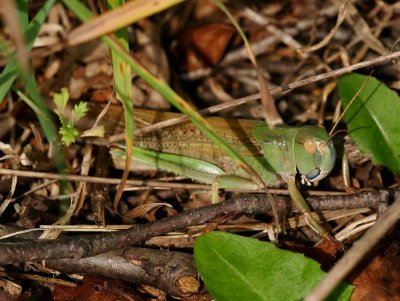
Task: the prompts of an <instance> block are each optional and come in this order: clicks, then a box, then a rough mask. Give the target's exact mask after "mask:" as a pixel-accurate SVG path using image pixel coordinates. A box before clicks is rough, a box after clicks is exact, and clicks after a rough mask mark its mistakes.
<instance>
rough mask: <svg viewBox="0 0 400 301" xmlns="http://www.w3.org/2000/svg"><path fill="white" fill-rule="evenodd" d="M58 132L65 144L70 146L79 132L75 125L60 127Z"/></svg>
mask: <svg viewBox="0 0 400 301" xmlns="http://www.w3.org/2000/svg"><path fill="white" fill-rule="evenodd" d="M59 133H60V134H61V141H62V142H64V143H65V145H66V146H70V145H71V144H72V143H74V142H75V141H76V137H78V135H79V132H78V130H77V129H76V128H75V127H62V128H60V131H59Z"/></svg>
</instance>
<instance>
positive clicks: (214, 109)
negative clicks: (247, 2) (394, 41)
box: [109, 51, 400, 143]
mask: <svg viewBox="0 0 400 301" xmlns="http://www.w3.org/2000/svg"><path fill="white" fill-rule="evenodd" d="M399 56H400V51H396V52H393V53H391V54H387V55H382V56H379V57H376V58H373V59H371V60H368V61H364V62H360V63H357V64H354V65H351V66H346V67H343V68H340V69H337V70H333V71H330V72H326V73H323V74H319V75H316V76H312V77H309V78H306V79H302V80H299V81H296V82H293V83H290V84H288V85H287V86H282V87H278V88H275V89H271V94H272V95H277V94H280V93H283V92H286V91H289V90H292V89H296V88H299V87H302V86H305V85H308V84H311V83H315V82H319V81H321V80H325V79H328V78H331V77H337V76H340V75H342V74H345V73H349V72H351V71H354V70H357V69H361V68H365V67H369V66H373V65H376V64H379V63H382V62H386V61H388V60H393V59H395V58H397V57H399ZM258 99H260V93H255V94H252V95H248V96H245V97H241V98H238V99H235V100H232V101H230V102H226V103H221V104H219V105H215V106H212V107H209V108H207V109H204V110H200V111H199V114H200V115H210V114H214V113H218V112H220V111H222V110H226V109H230V108H233V107H236V106H240V105H243V104H246V103H249V102H251V101H255V100H258ZM187 120H188V118H187V117H179V118H173V119H170V120H166V121H162V122H159V123H156V124H152V125H149V126H146V127H142V128H140V129H136V130H135V131H134V135H136V136H137V135H143V134H146V133H149V132H152V131H155V130H157V129H160V128H164V127H167V126H172V125H174V124H178V123H182V122H184V121H187ZM124 138H125V136H124V134H118V135H114V136H112V137H110V139H109V143H115V142H118V141H121V140H123V139H124Z"/></svg>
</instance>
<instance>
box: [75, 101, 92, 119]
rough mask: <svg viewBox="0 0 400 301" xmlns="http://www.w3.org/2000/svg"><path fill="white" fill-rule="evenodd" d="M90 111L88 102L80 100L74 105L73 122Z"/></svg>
mask: <svg viewBox="0 0 400 301" xmlns="http://www.w3.org/2000/svg"><path fill="white" fill-rule="evenodd" d="M88 111H89V109H88V106H87V103H86V102H83V101H81V102H79V103H78V104H76V105H75V106H74V109H73V110H72V114H71V120H72V121H73V122H76V121H78V120H79V119H81V118H82V117H84V116H85V115H86V113H87V112H88Z"/></svg>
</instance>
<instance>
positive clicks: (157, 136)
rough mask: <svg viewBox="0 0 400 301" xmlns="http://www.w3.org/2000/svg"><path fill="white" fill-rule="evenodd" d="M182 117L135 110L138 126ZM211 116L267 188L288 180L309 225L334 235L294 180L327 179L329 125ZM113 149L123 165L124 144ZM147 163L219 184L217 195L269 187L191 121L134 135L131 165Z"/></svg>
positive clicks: (330, 157)
mask: <svg viewBox="0 0 400 301" xmlns="http://www.w3.org/2000/svg"><path fill="white" fill-rule="evenodd" d="M113 114H114V115H116V113H115V112H114V113H113ZM178 116H181V114H178V113H168V112H156V111H150V110H142V109H135V118H136V127H141V126H143V124H153V123H155V122H159V121H163V120H166V119H170V118H175V117H178ZM114 117H115V116H114ZM116 119H117V120H121V119H122V118H121V117H119V118H118V117H117V118H116ZM206 119H207V121H208V122H209V123H210V124H211V125H212V126H213V127H214V128H215V129H216V131H217V132H218V134H219V135H221V136H222V137H224V138H225V139H226V140H228V141H229V142H230V144H231V145H232V146H233V148H235V149H236V150H237V151H238V152H239V153H240V154H241V155H242V156H243V157H244V158H245V160H246V163H247V164H248V165H250V166H251V167H252V168H253V169H254V170H255V171H256V172H257V173H258V174H259V175H260V177H261V179H262V180H263V181H264V183H265V184H266V185H267V186H268V187H279V186H281V185H282V184H284V183H287V184H288V190H289V193H290V195H291V197H292V199H293V200H294V202H295V203H296V205H297V206H298V207H299V209H300V211H301V212H302V213H303V214H304V215H305V218H306V220H307V222H308V223H309V225H310V226H311V227H312V228H314V229H315V230H316V231H317V232H318V233H319V234H321V235H322V236H323V237H324V238H327V239H330V240H332V237H331V236H330V235H329V234H328V233H327V232H326V231H325V230H324V229H323V228H322V227H321V226H320V225H319V224H318V223H317V222H316V221H315V220H314V219H313V217H312V216H311V214H310V209H309V207H308V205H307V203H306V202H305V201H304V199H303V197H302V196H301V194H300V192H299V191H298V189H297V187H296V184H295V177H296V174H297V173H299V174H300V176H301V178H302V180H303V182H307V183H309V182H314V181H317V180H320V179H322V178H324V177H325V176H326V175H327V174H328V173H329V172H330V171H331V170H332V169H333V166H334V163H335V158H336V153H335V148H334V146H333V143H332V141H331V140H330V139H329V135H328V133H327V132H326V130H325V129H324V128H322V127H319V126H300V127H289V126H277V127H274V128H272V129H270V128H269V127H268V125H267V124H266V123H265V122H263V121H255V120H247V119H225V118H220V117H207V118H206ZM110 127H111V128H110V130H115V125H112V126H110ZM121 130H122V129H121ZM111 154H112V157H113V160H114V163H115V165H116V167H118V168H121V169H123V168H124V164H125V152H124V148H123V145H121V144H120V145H118V146H117V147H114V149H113V150H112V151H111ZM143 165H144V166H150V167H153V168H156V169H158V170H163V171H167V172H172V173H175V174H178V175H182V176H186V177H189V178H191V179H193V180H195V181H198V182H201V183H205V184H212V185H213V186H214V187H216V188H214V189H213V191H214V194H215V191H217V190H218V188H223V189H238V188H239V189H246V190H254V191H256V190H260V189H263V188H264V186H260V185H259V184H257V182H258V181H257V179H255V178H254V176H252V175H249V174H247V173H246V172H245V171H244V170H243V169H241V168H239V167H238V166H237V164H236V163H235V162H234V161H233V160H232V159H231V158H230V157H228V156H227V155H226V154H224V153H223V152H222V151H221V150H220V148H219V147H218V146H217V145H215V144H214V143H212V142H211V141H210V140H209V139H208V138H207V137H206V136H205V135H204V134H203V133H202V132H201V131H200V130H199V129H198V128H197V127H196V126H195V125H193V124H192V123H190V122H189V121H187V122H184V123H181V124H178V125H174V126H171V127H168V128H164V129H163V130H162V131H158V132H152V133H149V134H145V135H143V136H138V137H135V139H134V148H133V157H132V165H131V169H132V170H137V168H139V167H142V166H143ZM213 201H215V197H214V196H213Z"/></svg>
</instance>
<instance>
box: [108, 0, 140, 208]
mask: <svg viewBox="0 0 400 301" xmlns="http://www.w3.org/2000/svg"><path fill="white" fill-rule="evenodd" d="M107 2H108V6H109V7H110V8H111V9H115V8H117V7H120V6H122V5H123V4H124V3H125V1H124V0H108V1H107ZM114 34H115V36H116V38H117V40H118V42H119V43H120V44H121V47H122V48H123V49H124V50H125V51H127V52H129V39H128V30H127V29H126V28H121V29H119V30H117V31H116V32H115V33H114ZM111 58H112V64H113V70H114V84H115V89H116V94H117V97H118V98H119V99H120V101H121V102H122V105H123V107H124V114H125V145H126V159H125V169H124V174H123V176H122V178H121V183H120V185H119V187H118V190H117V193H116V195H115V199H114V210H115V211H117V208H118V202H119V199H120V198H121V195H122V192H123V187H124V185H125V182H126V179H127V178H128V174H129V167H130V165H131V160H132V146H133V135H132V133H133V130H134V122H133V118H134V115H133V95H132V73H131V68H130V66H129V65H128V64H127V63H126V62H125V61H124V60H123V58H121V56H120V55H119V53H118V52H116V51H115V50H111Z"/></svg>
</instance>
